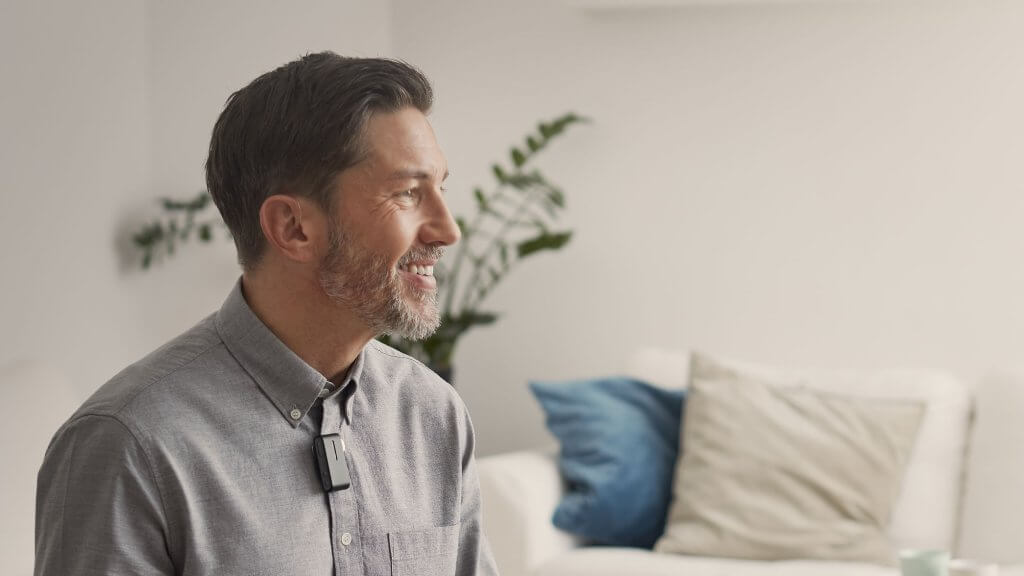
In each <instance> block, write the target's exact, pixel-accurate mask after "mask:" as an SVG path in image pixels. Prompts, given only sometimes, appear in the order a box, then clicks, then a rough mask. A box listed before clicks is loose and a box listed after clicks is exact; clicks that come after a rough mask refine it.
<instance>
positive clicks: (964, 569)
mask: <svg viewBox="0 0 1024 576" xmlns="http://www.w3.org/2000/svg"><path fill="white" fill-rule="evenodd" d="M949 576H999V566H997V565H995V564H986V563H985V562H979V561H978V560H966V559H964V558H957V559H956V560H950V562H949Z"/></svg>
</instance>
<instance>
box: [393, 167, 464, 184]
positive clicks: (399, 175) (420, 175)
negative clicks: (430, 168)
mask: <svg viewBox="0 0 1024 576" xmlns="http://www.w3.org/2000/svg"><path fill="white" fill-rule="evenodd" d="M449 174H450V172H448V171H447V170H445V172H444V177H443V178H441V181H442V182H444V181H445V180H447V179H448V175H449ZM431 176H432V174H431V173H430V172H427V171H426V170H417V169H406V170H396V171H394V172H392V173H391V176H389V177H388V180H410V179H414V180H429V179H430V177H431Z"/></svg>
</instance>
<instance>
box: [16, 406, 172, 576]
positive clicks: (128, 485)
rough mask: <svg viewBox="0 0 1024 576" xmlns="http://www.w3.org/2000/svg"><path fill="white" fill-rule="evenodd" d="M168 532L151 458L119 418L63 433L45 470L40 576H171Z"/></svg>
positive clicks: (40, 493) (80, 424) (80, 422)
mask: <svg viewBox="0 0 1024 576" xmlns="http://www.w3.org/2000/svg"><path fill="white" fill-rule="evenodd" d="M167 534H168V531H167V525H166V516H165V514H164V508H163V504H162V500H161V498H160V493H159V490H158V489H157V486H156V483H155V481H154V478H153V473H152V469H151V467H150V464H149V461H148V459H147V458H146V455H145V453H144V451H143V449H142V447H141V445H140V444H139V442H138V441H137V439H136V437H135V436H134V435H133V434H132V432H131V431H130V430H129V429H128V428H127V427H126V426H125V425H124V424H123V423H122V422H121V421H120V420H118V419H116V418H114V417H111V416H98V415H97V416H82V417H79V418H77V419H75V420H72V421H71V422H69V423H68V424H66V425H65V426H64V427H63V428H62V429H61V430H60V431H58V433H57V435H56V436H55V437H54V439H53V441H52V442H51V443H50V447H49V449H48V450H47V452H46V457H45V458H44V460H43V466H42V468H41V469H40V470H39V478H38V486H37V490H36V566H35V576H57V575H60V576H86V575H97V576H98V575H101V574H102V575H109V574H118V575H124V576H130V575H140V576H141V575H153V576H161V575H167V576H171V575H173V574H174V573H175V570H174V565H173V563H172V561H171V558H170V555H169V553H168V543H167V540H166V535H167Z"/></svg>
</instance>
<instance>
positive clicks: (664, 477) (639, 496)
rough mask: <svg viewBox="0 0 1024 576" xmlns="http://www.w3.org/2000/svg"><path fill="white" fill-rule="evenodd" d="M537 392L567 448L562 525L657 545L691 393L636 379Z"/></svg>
mask: <svg viewBox="0 0 1024 576" xmlns="http://www.w3.org/2000/svg"><path fill="white" fill-rule="evenodd" d="M530 389H531V390H533V394H534V396H536V397H537V400H538V401H539V402H540V404H541V407H542V408H543V409H544V412H545V413H546V414H547V426H548V429H549V430H551V433H552V434H554V435H555V437H556V438H558V440H559V442H560V443H561V452H560V454H559V460H560V462H559V464H560V467H561V471H562V475H563V476H564V477H565V479H566V482H567V483H568V491H567V493H566V495H565V497H564V498H562V501H561V502H560V503H559V505H558V508H556V509H555V516H554V519H553V521H554V524H555V526H557V527H559V528H561V529H562V530H565V531H566V532H571V533H573V534H577V535H579V536H582V537H583V538H585V539H587V540H589V541H591V542H593V543H595V544H604V545H609V546H631V547H638V548H652V547H654V543H655V541H657V539H658V537H660V536H661V534H662V532H664V530H665V518H666V516H667V514H668V506H669V500H670V499H671V497H672V473H673V471H674V470H675V463H676V455H677V453H678V451H679V426H680V423H681V418H682V414H683V402H684V401H685V391H683V390H666V389H664V388H658V387H655V386H652V385H650V384H647V383H644V382H640V381H638V380H632V379H629V378H607V379H600V380H579V381H573V382H561V383H557V382H531V383H530Z"/></svg>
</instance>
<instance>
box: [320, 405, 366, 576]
mask: <svg viewBox="0 0 1024 576" xmlns="http://www.w3.org/2000/svg"><path fill="white" fill-rule="evenodd" d="M344 396H345V395H344V394H333V395H332V396H330V397H328V398H325V399H324V402H323V409H324V412H323V414H324V416H323V421H322V423H321V425H320V433H321V434H340V435H341V438H342V442H343V443H344V445H345V447H346V449H345V463H346V465H348V466H349V470H351V469H352V466H353V465H354V462H353V461H352V459H351V458H350V457H349V454H348V451H349V448H348V446H349V438H350V435H349V434H348V430H347V428H348V426H347V425H346V422H345V418H344V416H343V415H342V412H341V403H342V399H343V398H344ZM352 476H354V475H353V474H350V477H352ZM355 489H356V487H355V485H354V484H352V485H350V486H349V487H348V488H347V489H345V490H337V491H335V492H330V493H328V498H327V500H328V504H329V506H330V509H331V544H332V547H333V549H334V571H335V574H337V575H338V576H350V575H352V576H363V562H362V545H363V544H362V542H361V541H360V534H359V517H358V510H357V508H356V496H355Z"/></svg>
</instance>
